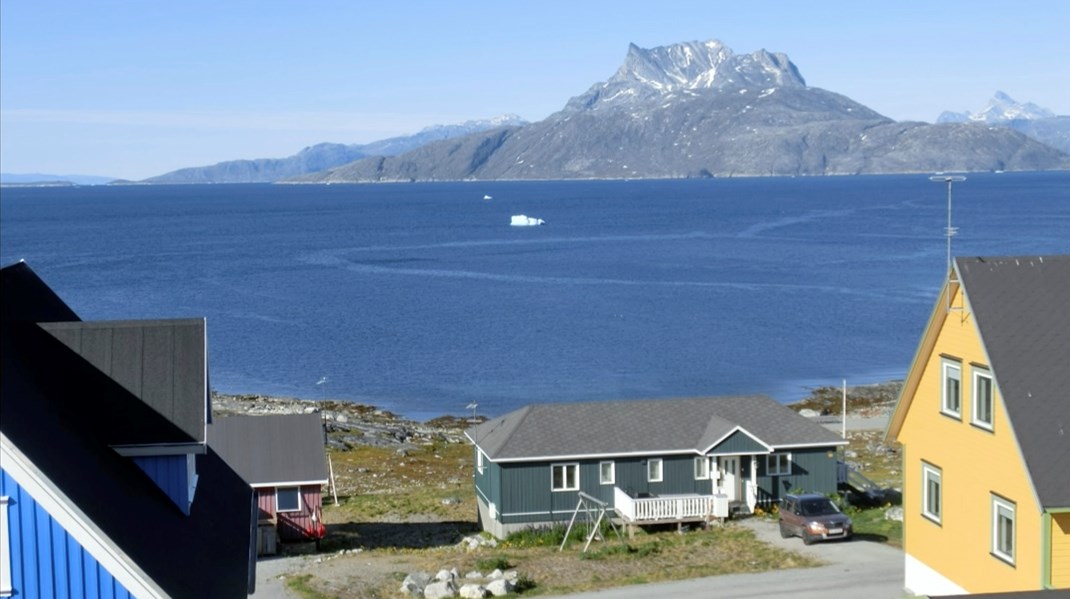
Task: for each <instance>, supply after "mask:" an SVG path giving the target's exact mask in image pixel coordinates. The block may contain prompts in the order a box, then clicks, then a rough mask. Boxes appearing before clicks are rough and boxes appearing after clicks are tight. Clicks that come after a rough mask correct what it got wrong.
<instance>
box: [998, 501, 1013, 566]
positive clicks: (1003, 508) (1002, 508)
mask: <svg viewBox="0 0 1070 599" xmlns="http://www.w3.org/2000/svg"><path fill="white" fill-rule="evenodd" d="M1016 511H1017V510H1016V507H1015V505H1014V502H1012V501H1009V500H1007V499H1004V498H1002V497H1000V496H998V495H996V494H993V495H992V555H994V556H995V557H997V558H998V559H1000V560H1002V561H1005V562H1007V563H1008V564H1010V565H1012V566H1013V565H1014V553H1015V547H1016V546H1017V544H1018V540H1017V536H1018V521H1017V516H1016ZM1002 513H1006V514H1007V518H1006V519H1007V520H1009V521H1010V525H1011V526H1010V547H1009V551H1007V550H1006V549H1007V548H1006V547H1004V545H1003V541H1004V539H1005V537H1004V535H1003V529H1002V527H1001V526H1000V520H1001V515H1002Z"/></svg>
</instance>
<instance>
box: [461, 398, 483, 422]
mask: <svg viewBox="0 0 1070 599" xmlns="http://www.w3.org/2000/svg"><path fill="white" fill-rule="evenodd" d="M478 407H479V404H477V403H476V402H474V401H473V402H472V403H470V404H468V405H467V406H465V407H464V409H466V410H472V420H475V419H476V408H478Z"/></svg>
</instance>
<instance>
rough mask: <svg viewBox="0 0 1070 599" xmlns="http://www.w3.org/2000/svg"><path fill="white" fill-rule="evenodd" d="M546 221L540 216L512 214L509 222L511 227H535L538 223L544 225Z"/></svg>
mask: <svg viewBox="0 0 1070 599" xmlns="http://www.w3.org/2000/svg"><path fill="white" fill-rule="evenodd" d="M545 224H546V221H544V220H542V219H541V218H535V217H532V216H526V215H524V214H514V215H513V220H511V221H510V222H509V225H510V226H513V227H536V226H538V225H545Z"/></svg>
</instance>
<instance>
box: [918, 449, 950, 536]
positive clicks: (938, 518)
mask: <svg viewBox="0 0 1070 599" xmlns="http://www.w3.org/2000/svg"><path fill="white" fill-rule="evenodd" d="M930 480H932V481H934V482H935V483H936V511H935V512H934V511H932V510H930V509H929V504H930V500H931V499H932V497H930V495H929V488H930V487H929V482H930ZM921 515H922V516H925V517H926V518H927V519H929V520H932V521H933V522H935V523H937V524H940V523H941V522H942V521H943V516H944V473H943V470H941V469H940V468H939V467H937V466H933V465H932V464H928V463H926V462H922V463H921Z"/></svg>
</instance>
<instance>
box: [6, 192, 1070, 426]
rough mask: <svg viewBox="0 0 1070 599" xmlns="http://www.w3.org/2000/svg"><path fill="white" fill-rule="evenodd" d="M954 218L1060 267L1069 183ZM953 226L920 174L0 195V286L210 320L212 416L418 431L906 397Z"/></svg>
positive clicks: (993, 245)
mask: <svg viewBox="0 0 1070 599" xmlns="http://www.w3.org/2000/svg"><path fill="white" fill-rule="evenodd" d="M484 195H490V196H492V199H489V200H485V199H483V198H484ZM953 202H954V206H953V221H954V222H953V225H954V226H956V227H958V228H959V231H958V235H957V236H955V237H954V242H953V243H954V246H953V251H954V253H955V254H956V255H1027V254H1052V253H1068V252H1070V173H1032V174H1017V173H1007V174H988V175H971V176H970V177H969V178H968V180H967V181H966V182H963V183H958V184H956V185H955V187H954V190H953ZM515 214H526V215H528V216H533V217H537V218H542V219H544V220H545V221H546V222H547V224H546V225H545V226H541V227H510V226H509V222H510V217H511V216H512V215H515ZM946 224H947V193H946V187H945V186H944V185H942V184H934V183H932V182H930V181H929V180H928V177H927V176H924V175H912V176H872V177H825V178H758V179H715V180H685V181H578V182H576V181H567V182H566V181H557V182H492V183H485V182H480V183H472V182H469V183H426V184H423V183H421V184H393V185H333V186H283V185H197V186H129V187H78V188H40V189H17V188H5V189H4V190H3V191H2V192H0V262H2V263H3V264H5V265H6V264H10V263H12V262H14V261H17V260H19V259H25V260H26V261H27V262H28V263H29V265H30V266H31V267H32V268H33V269H34V270H35V271H36V272H37V273H38V274H39V275H41V277H42V278H43V279H44V280H45V281H46V282H47V283H48V284H49V285H50V286H52V287H53V288H54V289H55V290H56V291H57V292H58V293H59V295H60V296H61V297H63V298H64V299H65V300H66V301H67V303H68V304H69V305H70V306H71V307H72V308H73V309H74V310H75V312H77V313H78V314H79V315H80V316H81V317H82V318H83V319H94V320H96V319H126V318H170V317H190V316H204V317H206V318H207V322H208V341H209V356H210V377H211V384H212V386H213V388H214V389H216V390H218V391H223V392H251V393H265V394H276V395H286V396H296V397H304V398H332V399H344V400H351V401H357V402H362V403H369V404H372V405H376V406H379V407H382V408H384V409H388V410H391V411H394V412H397V413H400V414H403V415H406V416H409V417H412V418H417V419H424V418H430V417H433V416H437V415H441V414H447V413H448V414H463V413H466V409H465V408H466V406H467V405H468V404H470V403H473V402H474V403H477V404H478V405H479V407H478V408H477V412H478V413H480V414H485V415H491V416H494V415H498V414H502V413H504V412H507V411H509V410H512V409H514V408H517V407H520V406H522V405H524V404H527V403H532V402H553V401H577V400H605V399H623V398H651V397H653V398H658V397H680V396H697V395H720V394H736V393H767V394H770V395H772V396H774V397H775V398H777V399H778V400H780V401H785V402H786V401H792V400H796V399H799V398H801V397H802V396H804V395H805V394H806V392H807V389H808V388H811V387H814V386H818V385H839V384H840V382H841V380H842V379H844V378H846V379H847V381H848V383H849V384H862V383H870V382H880V381H884V380H889V379H895V378H901V377H902V376H903V375H904V374H905V372H906V370H907V368H908V367H909V363H910V360H911V359H912V357H913V355H914V351H915V349H916V347H917V343H918V341H919V338H920V334H921V331H922V328H923V327H924V326H925V324H926V322H927V320H928V317H929V315H930V313H931V312H932V309H933V304H934V301H935V298H936V294H937V292H938V290H939V287H940V285H941V283H942V281H943V277H944V276H945V272H946V264H947V257H946V238H945V236H944V227H945V226H946ZM323 377H326V379H327V380H326V383H325V384H322V385H317V381H319V380H320V379H322V378H323Z"/></svg>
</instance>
